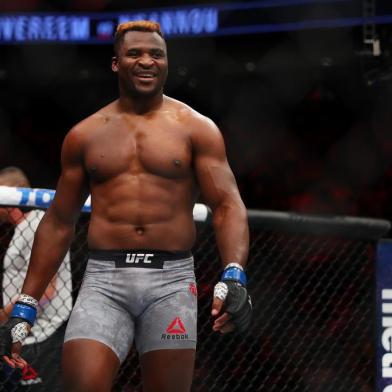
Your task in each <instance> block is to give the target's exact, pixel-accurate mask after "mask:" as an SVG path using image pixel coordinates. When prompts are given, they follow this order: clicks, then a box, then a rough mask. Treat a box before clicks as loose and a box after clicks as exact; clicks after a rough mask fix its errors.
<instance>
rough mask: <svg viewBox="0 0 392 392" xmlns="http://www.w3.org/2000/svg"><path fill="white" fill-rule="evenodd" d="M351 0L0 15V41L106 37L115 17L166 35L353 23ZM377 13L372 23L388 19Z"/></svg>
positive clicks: (359, 17)
mask: <svg viewBox="0 0 392 392" xmlns="http://www.w3.org/2000/svg"><path fill="white" fill-rule="evenodd" d="M357 4H358V2H355V1H352V0H264V1H252V2H245V3H222V4H217V5H215V6H214V5H205V6H194V5H193V6H183V7H175V8H173V7H171V8H159V9H146V10H130V11H122V12H117V13H105V12H102V13H92V14H79V13H78V14H77V13H19V14H1V15H0V44H20V43H56V42H57V43H79V44H107V43H111V42H112V39H113V34H114V31H115V29H116V26H117V25H118V24H119V23H122V22H126V21H132V20H140V19H148V20H154V21H157V22H159V23H160V24H161V27H162V30H163V32H164V34H165V36H166V37H168V38H170V37H192V36H213V35H233V34H252V33H263V32H276V31H291V30H300V29H314V28H335V27H347V26H359V25H361V24H363V23H364V22H366V20H365V19H364V15H363V14H362V7H358V6H357ZM391 20H392V18H391V17H390V16H388V15H378V16H375V17H374V18H373V19H372V22H374V23H390V22H391Z"/></svg>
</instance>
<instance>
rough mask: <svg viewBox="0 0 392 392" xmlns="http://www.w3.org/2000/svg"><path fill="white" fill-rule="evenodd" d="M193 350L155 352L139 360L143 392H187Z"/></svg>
mask: <svg viewBox="0 0 392 392" xmlns="http://www.w3.org/2000/svg"><path fill="white" fill-rule="evenodd" d="M195 353H196V350H194V349H171V350H155V351H149V352H147V353H145V354H143V355H142V356H141V358H140V365H141V369H142V378H143V391H144V392H156V391H159V392H189V391H190V390H191V385H192V377H193V369H194V365H195Z"/></svg>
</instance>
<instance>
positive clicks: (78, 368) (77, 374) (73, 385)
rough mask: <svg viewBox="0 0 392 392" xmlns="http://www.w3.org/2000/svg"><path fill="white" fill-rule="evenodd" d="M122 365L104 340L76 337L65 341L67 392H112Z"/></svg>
mask: <svg viewBox="0 0 392 392" xmlns="http://www.w3.org/2000/svg"><path fill="white" fill-rule="evenodd" d="M118 368H119V360H118V358H117V356H116V355H115V354H114V353H113V351H111V350H110V349H109V348H108V347H107V346H105V345H104V344H102V343H99V342H96V341H92V340H88V339H80V340H79V339H76V340H72V341H69V342H66V343H65V344H64V349H63V357H62V377H63V386H64V391H65V392H71V391H72V392H90V391H91V392H110V390H111V387H112V384H113V380H114V378H115V376H116V374H117V371H118Z"/></svg>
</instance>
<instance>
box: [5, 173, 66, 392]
mask: <svg viewBox="0 0 392 392" xmlns="http://www.w3.org/2000/svg"><path fill="white" fill-rule="evenodd" d="M0 186H12V187H26V188H28V187H30V183H29V181H28V179H27V177H26V175H25V174H24V173H23V171H22V170H21V169H19V168H17V167H7V168H4V169H2V170H0ZM43 215H44V212H43V211H41V210H31V211H28V212H24V211H21V210H20V209H19V208H13V207H12V208H9V207H7V208H2V207H0V222H7V223H9V224H10V225H12V226H13V227H14V230H15V231H14V234H13V236H12V239H11V241H10V243H9V246H8V248H7V251H6V253H5V256H4V260H3V308H2V309H0V323H4V322H5V321H6V320H7V319H8V317H9V315H10V314H11V311H12V308H13V304H14V302H15V301H16V299H17V298H18V296H19V294H20V292H21V288H22V285H23V281H24V279H25V276H26V273H27V268H28V264H29V259H30V254H31V248H32V245H33V239H34V233H35V230H36V229H37V226H38V224H39V222H40V221H41V218H42V217H43ZM71 291H72V280H71V265H70V257H69V253H67V254H66V256H65V258H64V261H63V263H62V264H61V266H60V268H59V270H58V272H57V274H56V275H55V276H54V277H53V278H52V280H51V282H50V284H49V285H48V287H47V288H46V290H45V293H44V294H43V296H42V298H41V299H40V301H39V306H38V313H37V322H36V324H35V325H34V327H33V328H32V329H31V331H30V335H29V336H28V337H27V338H26V339H25V341H24V343H23V347H22V353H21V355H22V356H23V358H24V359H25V360H26V361H27V365H26V366H25V367H24V368H23V369H22V370H14V369H11V368H9V367H8V368H7V367H6V366H7V365H5V364H4V365H3V368H2V370H3V375H2V379H4V381H5V383H6V385H7V390H8V391H9V392H10V391H11V390H14V391H18V392H19V391H50V392H57V391H60V390H61V373H60V368H61V366H60V365H61V353H62V344H63V340H64V332H65V326H66V321H67V320H68V318H69V315H70V313H71V308H72V293H71ZM7 378H8V379H9V380H12V384H14V385H13V386H11V385H10V381H7Z"/></svg>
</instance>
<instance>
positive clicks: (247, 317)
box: [214, 263, 252, 332]
mask: <svg viewBox="0 0 392 392" xmlns="http://www.w3.org/2000/svg"><path fill="white" fill-rule="evenodd" d="M246 283H247V278H246V274H245V272H244V269H243V268H242V266H241V265H240V264H237V263H230V264H228V265H227V266H226V268H225V269H224V271H223V273H222V276H221V281H220V282H219V283H217V284H216V285H215V288H214V297H217V298H219V299H221V300H222V301H224V303H225V310H226V312H227V313H229V314H230V315H231V321H232V322H233V324H234V326H235V328H236V330H237V331H238V332H246V331H247V329H248V328H249V325H250V322H251V319H252V301H251V298H250V295H249V294H248V291H247V290H246V287H245V286H246Z"/></svg>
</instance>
